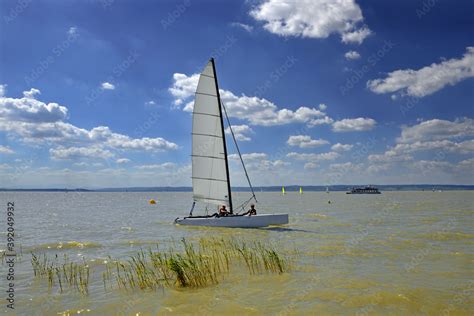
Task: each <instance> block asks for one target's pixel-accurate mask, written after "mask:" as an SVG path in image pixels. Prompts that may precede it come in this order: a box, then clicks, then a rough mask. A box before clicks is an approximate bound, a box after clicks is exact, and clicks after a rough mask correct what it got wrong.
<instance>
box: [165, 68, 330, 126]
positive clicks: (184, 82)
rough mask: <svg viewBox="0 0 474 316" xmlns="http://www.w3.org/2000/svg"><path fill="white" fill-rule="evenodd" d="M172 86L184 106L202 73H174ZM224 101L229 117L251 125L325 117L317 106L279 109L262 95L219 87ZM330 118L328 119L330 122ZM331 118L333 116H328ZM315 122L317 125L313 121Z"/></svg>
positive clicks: (190, 106)
mask: <svg viewBox="0 0 474 316" xmlns="http://www.w3.org/2000/svg"><path fill="white" fill-rule="evenodd" d="M173 80H174V82H173V85H172V86H171V87H170V88H169V92H170V93H171V95H172V96H173V97H174V98H175V101H174V105H175V106H181V105H182V104H183V103H184V102H185V101H188V100H189V99H190V98H191V97H192V96H194V93H195V91H196V88H197V84H198V81H199V74H193V75H192V76H187V75H185V74H180V73H175V74H174V75H173ZM219 92H220V95H221V100H222V102H223V103H224V105H225V107H226V109H227V113H228V114H229V116H230V117H235V118H238V119H241V120H247V121H248V122H249V123H250V124H252V125H260V126H275V125H284V124H291V123H308V124H311V122H313V121H316V120H317V119H318V118H324V117H325V113H324V112H322V111H320V110H318V109H316V108H309V107H305V106H301V107H299V108H298V109H296V110H290V109H285V108H283V109H279V108H278V107H277V106H276V105H275V104H274V103H273V102H271V101H269V100H267V99H264V98H259V97H255V96H254V97H250V96H246V95H241V96H236V95H235V94H234V93H232V92H231V91H228V90H222V89H220V91H219ZM192 110H193V101H190V102H188V103H186V105H185V106H184V108H183V111H186V112H192ZM328 119H329V118H327V119H325V122H327V120H328ZM329 120H330V119H329ZM314 125H316V124H314Z"/></svg>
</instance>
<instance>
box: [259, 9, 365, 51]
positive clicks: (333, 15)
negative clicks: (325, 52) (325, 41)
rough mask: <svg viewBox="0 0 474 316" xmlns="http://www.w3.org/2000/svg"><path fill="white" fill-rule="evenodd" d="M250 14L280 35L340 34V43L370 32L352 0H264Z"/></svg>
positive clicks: (359, 37) (267, 28) (357, 41)
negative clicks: (362, 24)
mask: <svg viewBox="0 0 474 316" xmlns="http://www.w3.org/2000/svg"><path fill="white" fill-rule="evenodd" d="M250 15H251V16H252V17H253V18H254V19H255V20H257V21H262V22H263V23H264V25H263V27H264V28H265V29H266V30H267V31H269V32H271V33H274V34H277V35H281V36H296V37H309V38H327V37H328V36H329V35H331V34H340V35H341V37H342V41H343V42H344V43H362V41H363V40H364V39H365V38H366V37H367V36H368V35H369V34H370V30H369V29H368V28H367V27H365V26H364V27H362V28H360V23H362V22H363V20H364V18H363V16H362V11H361V9H360V7H359V5H358V4H357V3H356V2H355V1H354V0H298V1H296V0H265V1H264V2H263V3H261V4H260V5H258V6H257V7H255V8H254V9H253V10H252V11H251V12H250Z"/></svg>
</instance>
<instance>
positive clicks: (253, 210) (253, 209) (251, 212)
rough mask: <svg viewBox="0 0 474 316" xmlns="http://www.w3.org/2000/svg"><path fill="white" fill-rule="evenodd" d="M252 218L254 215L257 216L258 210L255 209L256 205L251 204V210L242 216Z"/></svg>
mask: <svg viewBox="0 0 474 316" xmlns="http://www.w3.org/2000/svg"><path fill="white" fill-rule="evenodd" d="M245 215H248V216H252V215H257V210H256V209H255V204H250V210H248V211H247V212H245V213H244V214H242V216H245Z"/></svg>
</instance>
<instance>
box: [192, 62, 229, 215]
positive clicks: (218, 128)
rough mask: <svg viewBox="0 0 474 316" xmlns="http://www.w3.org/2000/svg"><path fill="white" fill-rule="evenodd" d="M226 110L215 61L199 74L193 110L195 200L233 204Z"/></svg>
mask: <svg viewBox="0 0 474 316" xmlns="http://www.w3.org/2000/svg"><path fill="white" fill-rule="evenodd" d="M222 124H223V122H222V111H221V109H220V104H219V94H218V87H217V83H216V79H215V70H214V67H213V62H212V60H211V61H209V63H208V64H207V66H206V67H205V68H204V71H203V72H202V73H201V76H200V77H199V83H198V86H197V89H196V96H195V99H194V110H193V130H192V142H193V144H192V164H193V166H192V170H193V171H192V182H193V195H194V200H197V201H202V202H206V203H212V204H224V205H227V206H229V205H230V203H231V202H229V201H230V192H229V187H230V186H229V179H228V171H227V157H226V149H225V143H224V142H225V140H224V135H223V125H222Z"/></svg>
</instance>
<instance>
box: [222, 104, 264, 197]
mask: <svg viewBox="0 0 474 316" xmlns="http://www.w3.org/2000/svg"><path fill="white" fill-rule="evenodd" d="M221 104H222V108H223V109H224V114H225V118H226V120H227V124H228V125H229V129H230V133H231V134H232V139H233V140H234V144H235V148H237V152H238V153H239V157H240V161H241V162H242V167H244V172H245V176H246V177H247V181H248V182H249V186H250V190H252V197H253V198H254V199H255V202H258V201H257V197H256V196H255V192H254V190H253V187H252V183H251V182H250V178H249V174H248V173H247V168H245V164H244V160H243V159H242V155H241V153H240V149H239V145H238V144H237V141H236V140H235V135H234V130H233V129H232V125H231V124H230V120H229V116H228V115H227V109H226V108H225V106H224V102H222V100H221Z"/></svg>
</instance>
